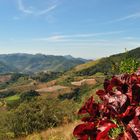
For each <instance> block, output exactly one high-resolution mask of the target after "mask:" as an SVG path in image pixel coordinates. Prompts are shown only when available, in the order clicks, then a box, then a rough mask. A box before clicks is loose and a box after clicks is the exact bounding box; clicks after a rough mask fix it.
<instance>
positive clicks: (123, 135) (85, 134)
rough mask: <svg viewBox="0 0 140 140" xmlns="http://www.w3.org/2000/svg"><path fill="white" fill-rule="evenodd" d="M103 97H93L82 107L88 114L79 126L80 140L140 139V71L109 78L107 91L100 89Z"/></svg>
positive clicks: (82, 110)
mask: <svg viewBox="0 0 140 140" xmlns="http://www.w3.org/2000/svg"><path fill="white" fill-rule="evenodd" d="M96 94H97V95H99V97H100V99H101V100H102V102H101V103H97V102H95V100H94V98H93V97H91V98H90V99H89V100H88V101H87V102H86V103H85V105H84V106H83V107H82V108H81V109H80V110H79V112H78V114H80V115H81V114H82V115H85V116H84V117H83V118H82V121H83V122H84V123H83V124H80V125H78V126H76V128H75V129H74V132H73V134H74V136H75V137H77V138H78V140H89V139H90V140H112V139H115V140H139V139H140V129H139V128H140V74H139V73H135V74H124V75H121V76H114V77H113V78H112V79H111V80H108V79H106V80H105V82H104V90H98V91H97V92H96Z"/></svg>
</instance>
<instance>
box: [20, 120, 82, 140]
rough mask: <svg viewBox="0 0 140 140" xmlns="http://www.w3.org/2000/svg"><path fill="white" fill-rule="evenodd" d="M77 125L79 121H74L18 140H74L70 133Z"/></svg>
mask: <svg viewBox="0 0 140 140" xmlns="http://www.w3.org/2000/svg"><path fill="white" fill-rule="evenodd" d="M79 123H80V121H76V122H73V123H69V124H65V125H63V126H60V127H57V128H50V129H48V130H46V131H42V132H40V133H34V134H31V135H28V136H27V137H26V138H20V139H18V140H76V139H75V138H74V137H73V134H72V133H73V129H74V128H75V126H77V125H78V124H79Z"/></svg>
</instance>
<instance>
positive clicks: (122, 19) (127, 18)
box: [107, 12, 140, 23]
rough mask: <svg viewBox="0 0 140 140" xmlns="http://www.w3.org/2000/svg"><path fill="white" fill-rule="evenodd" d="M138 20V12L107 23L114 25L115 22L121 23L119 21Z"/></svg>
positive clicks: (139, 15) (139, 13) (139, 14)
mask: <svg viewBox="0 0 140 140" xmlns="http://www.w3.org/2000/svg"><path fill="white" fill-rule="evenodd" d="M139 18H140V12H137V13H134V14H130V15H127V16H124V17H121V18H118V19H114V20H112V21H109V22H107V23H115V22H121V21H126V20H133V19H139Z"/></svg>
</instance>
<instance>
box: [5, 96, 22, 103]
mask: <svg viewBox="0 0 140 140" xmlns="http://www.w3.org/2000/svg"><path fill="white" fill-rule="evenodd" d="M19 99H20V96H19V95H13V96H10V97H7V98H5V101H6V102H10V101H16V100H19Z"/></svg>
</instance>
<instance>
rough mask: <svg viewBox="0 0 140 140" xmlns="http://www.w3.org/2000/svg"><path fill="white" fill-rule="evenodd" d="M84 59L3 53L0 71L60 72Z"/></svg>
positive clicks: (0, 56)
mask: <svg viewBox="0 0 140 140" xmlns="http://www.w3.org/2000/svg"><path fill="white" fill-rule="evenodd" d="M85 61H86V60H84V59H83V60H82V59H80V58H73V57H69V58H67V56H66V57H65V56H53V55H43V54H36V55H32V54H7V55H6V54H4V55H0V73H7V72H23V73H34V72H40V71H54V72H58V71H59V72H62V71H66V70H69V69H71V68H72V67H74V66H76V65H79V64H82V63H85Z"/></svg>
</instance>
